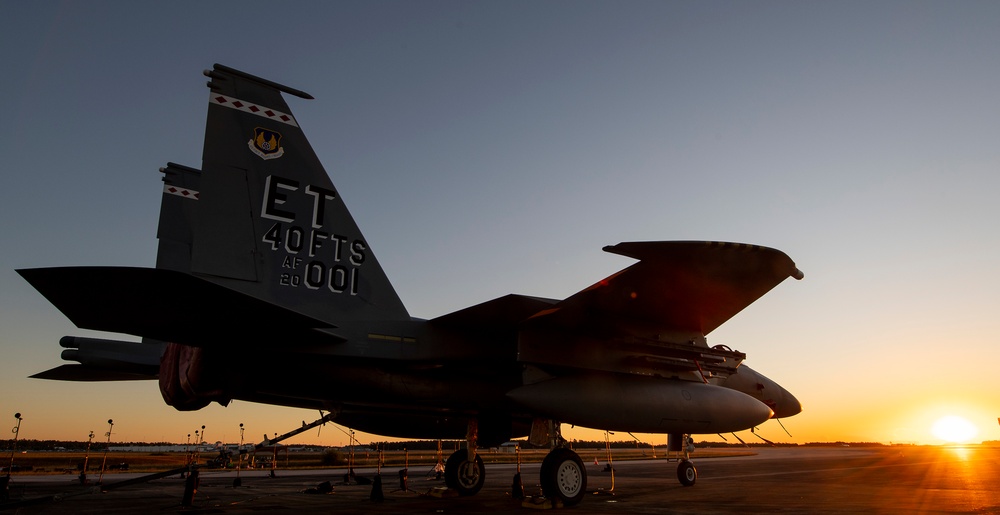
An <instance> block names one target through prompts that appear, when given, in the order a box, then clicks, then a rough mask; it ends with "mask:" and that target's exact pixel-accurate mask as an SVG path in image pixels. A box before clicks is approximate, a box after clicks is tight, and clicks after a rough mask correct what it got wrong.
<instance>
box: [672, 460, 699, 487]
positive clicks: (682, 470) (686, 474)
mask: <svg viewBox="0 0 1000 515" xmlns="http://www.w3.org/2000/svg"><path fill="white" fill-rule="evenodd" d="M677 479H679V480H680V481H681V484H682V485H684V486H694V483H695V481H697V480H698V470H697V469H695V468H694V463H691V462H690V461H688V460H683V461H681V463H680V465H677Z"/></svg>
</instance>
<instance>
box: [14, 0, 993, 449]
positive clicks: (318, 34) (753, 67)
mask: <svg viewBox="0 0 1000 515" xmlns="http://www.w3.org/2000/svg"><path fill="white" fill-rule="evenodd" d="M0 7H2V9H3V12H4V15H3V16H2V17H0V48H3V49H4V66H3V70H2V72H0V113H3V116H2V120H3V122H2V123H0V159H2V161H0V163H2V164H0V170H2V178H3V184H4V188H3V201H2V202H0V215H2V216H0V235H2V238H3V244H2V251H0V392H3V393H2V394H0V415H2V416H0V428H3V427H4V426H3V424H5V423H9V425H10V426H11V427H13V425H14V422H15V421H14V418H13V414H14V412H15V411H18V412H21V413H22V414H23V416H24V418H25V421H24V423H23V424H22V431H21V437H22V438H37V439H45V438H60V439H76V440H84V439H86V436H87V433H88V431H90V430H94V431H95V432H98V433H99V434H100V433H103V431H105V430H106V424H105V421H106V420H107V419H108V418H113V419H115V422H116V423H115V436H114V439H115V440H120V441H128V440H133V441H134V440H145V441H150V440H166V441H183V440H184V437H185V435H186V434H187V433H192V432H193V431H194V429H196V428H199V427H200V426H201V425H203V424H204V425H206V426H207V433H208V434H207V436H208V439H209V440H213V441H214V440H217V439H227V440H229V441H232V440H233V439H235V438H237V437H238V430H237V427H238V424H239V423H240V422H243V423H245V424H246V426H247V428H248V437H249V436H251V435H253V438H255V439H258V438H259V435H260V434H262V433H264V432H266V433H268V434H270V433H274V432H284V431H286V430H289V429H292V428H294V427H296V426H298V425H299V424H300V422H301V421H302V420H306V421H310V420H313V419H315V418H316V416H315V415H316V414H315V413H312V412H309V411H303V410H296V409H289V408H273V407H263V406H256V405H251V404H248V403H241V402H235V403H233V404H232V405H231V406H230V407H228V408H222V407H220V406H217V405H213V406H211V407H209V408H206V409H204V410H202V411H199V412H194V413H180V412H176V411H174V410H173V408H170V407H168V406H166V405H164V404H163V401H162V399H161V398H160V394H159V391H158V389H157V386H156V384H155V382H135V383H117V384H114V383H111V384H85V383H64V382H50V381H42V380H35V379H27V378H26V376H28V375H30V374H32V373H36V372H39V371H42V370H46V369H48V368H51V367H54V366H57V365H60V364H62V361H61V360H60V359H59V352H60V350H61V349H60V348H59V346H58V343H57V342H58V339H59V338H60V337H61V336H63V335H66V334H75V335H98V334H99V333H92V332H90V331H83V330H79V329H76V328H75V327H74V326H73V325H72V324H71V323H70V322H69V321H68V320H67V319H66V318H65V317H64V316H63V315H62V314H60V313H59V312H58V311H57V310H56V309H55V308H54V307H52V306H51V305H50V304H49V303H48V302H47V301H45V300H44V299H43V298H42V297H41V295H39V294H37V293H36V292H35V291H34V290H33V289H32V288H31V287H30V286H29V285H28V284H27V283H26V282H25V281H23V280H22V279H21V278H20V277H19V276H18V275H17V274H16V273H15V272H14V269H16V268H26V267H43V266H69V265H124V266H152V265H153V263H154V257H155V250H156V238H155V231H156V224H157V215H158V211H159V202H160V196H161V193H160V192H161V185H160V184H161V183H160V176H159V174H158V173H157V169H158V168H159V167H160V166H163V165H164V164H165V163H166V162H167V161H173V162H177V163H181V164H186V165H189V166H194V167H200V164H201V143H202V138H203V134H204V124H205V113H206V110H207V98H208V90H207V88H205V86H204V84H205V81H206V79H205V77H203V76H202V75H201V71H202V70H203V69H205V68H210V67H211V65H212V64H213V63H216V62H218V63H223V64H226V65H229V66H232V67H235V68H238V69H241V70H245V71H247V72H249V73H252V74H255V75H259V76H263V77H266V78H269V79H272V80H275V81H277V82H280V83H283V84H287V85H289V86H291V87H294V88H299V89H302V90H305V91H307V92H309V93H311V94H312V95H314V96H315V97H316V100H309V101H306V100H301V99H297V98H290V99H288V102H289V105H290V106H291V109H292V110H293V112H294V114H295V115H296V117H297V118H298V121H299V123H300V125H301V126H302V127H303V128H304V129H305V131H306V133H307V135H308V136H309V138H310V141H311V143H312V145H313V147H314V148H315V150H316V152H317V153H318V154H319V157H320V159H321V160H322V161H323V162H324V164H325V166H326V169H327V171H328V172H329V173H330V174H331V176H332V177H333V180H334V183H335V184H336V185H337V188H338V190H339V191H340V193H341V194H342V196H343V197H344V198H345V200H346V202H347V204H348V206H349V207H350V209H351V211H352V213H353V214H354V216H355V218H356V219H357V221H358V224H359V226H360V227H361V228H362V230H363V231H364V232H365V236H366V238H367V240H368V242H369V244H370V246H371V247H372V249H373V250H374V252H375V253H376V254H377V255H378V257H379V260H380V261H381V263H382V265H383V267H384V268H385V270H386V272H387V273H388V275H389V277H390V278H391V279H392V280H393V283H394V284H395V286H396V289H397V291H398V293H399V295H400V297H401V298H402V299H403V302H404V303H405V304H406V306H407V308H408V309H409V311H410V313H411V314H413V315H414V316H419V317H428V318H429V317H434V316H437V315H441V314H445V313H448V312H451V311H454V310H457V309H460V308H462V307H465V306H468V305H470V304H475V303H478V302H482V301H485V300H488V299H492V298H495V297H499V296H502V295H505V294H507V293H522V294H528V295H539V296H544V297H556V298H562V297H565V296H568V295H571V294H572V293H574V292H576V291H578V290H580V289H582V288H584V287H586V286H588V285H590V284H592V283H593V282H595V281H596V280H598V279H600V278H602V277H605V276H607V275H609V274H611V273H613V272H615V271H617V270H619V269H621V268H624V267H626V266H628V265H630V264H631V263H632V260H630V259H628V258H624V257H621V256H615V255H611V254H607V253H604V252H602V251H601V248H602V247H603V246H605V245H609V244H615V243H618V242H621V241H632V240H683V239H699V240H722V241H737V242H746V243H754V244H760V245H766V246H770V247H775V248H778V249H780V250H782V251H784V252H786V253H787V254H788V255H789V256H791V257H792V259H793V260H795V262H796V264H797V265H798V267H799V268H800V269H801V270H803V271H804V272H805V276H806V277H805V279H804V280H803V281H793V280H789V281H786V282H785V283H782V284H781V285H779V286H778V287H777V288H776V289H775V290H773V291H772V292H771V293H769V294H768V295H766V296H765V297H763V298H762V299H761V300H760V301H758V302H757V303H755V304H754V305H752V306H750V307H749V308H747V309H746V310H745V311H743V312H742V313H740V314H739V315H737V316H736V317H735V318H733V319H732V320H731V321H730V322H728V323H727V324H725V325H723V326H722V327H721V328H720V329H718V330H717V331H715V332H714V333H712V334H710V335H709V341H710V343H712V344H716V343H724V344H727V345H729V346H730V347H732V348H735V349H738V350H741V351H743V352H746V353H747V355H748V359H747V364H749V365H750V366H752V367H754V368H755V369H756V370H758V371H760V372H762V373H764V374H766V375H768V376H769V377H771V378H772V379H774V380H776V381H778V382H779V383H781V384H782V385H783V386H785V387H786V388H787V389H789V390H790V391H792V392H793V393H794V394H795V395H796V396H797V397H798V398H799V399H800V400H801V401H802V403H803V405H804V412H803V413H802V414H800V415H798V416H796V417H793V418H790V419H787V420H786V421H785V426H786V427H787V428H788V430H789V431H790V432H791V434H792V435H794V437H789V436H788V435H786V434H785V433H784V432H783V431H782V430H781V428H780V427H778V425H777V424H775V423H774V422H768V423H766V424H764V425H763V426H762V427H761V428H760V434H762V435H764V436H765V437H767V438H769V439H772V440H777V441H790V442H800V443H804V442H810V441H832V440H850V441H861V440H864V441H881V442H904V441H905V442H919V443H936V442H940V440H937V439H935V437H934V436H933V435H931V433H930V428H931V425H932V423H933V422H934V421H935V420H936V419H938V418H940V417H942V416H944V415H959V416H963V417H966V418H968V419H969V420H971V421H973V423H974V424H976V426H977V427H978V428H979V430H980V433H979V434H978V435H977V436H976V438H975V440H976V441H979V440H990V439H993V440H1000V428H998V426H997V423H996V422H997V420H996V417H997V416H998V415H1000V388H998V387H997V384H998V383H997V379H996V367H997V363H998V362H1000V345H998V344H997V340H998V336H997V335H998V334H1000V316H998V315H1000V293H998V292H1000V267H998V266H997V265H998V263H1000V238H998V222H1000V202H997V200H996V198H995V197H996V195H997V192H998V191H1000V95H998V91H1000V60H998V57H997V56H998V51H1000V31H998V30H997V27H1000V3H997V2H989V1H983V2H978V1H965V2H921V1H902V2H896V1H881V2H875V3H872V2H867V1H864V2H849V1H843V2H811V1H805V2H798V1H796V2H767V1H761V2H718V1H705V2H660V1H655V2H640V1H627V2H593V1H504V2H499V1H498V2H452V1H434V2H318V1H317V2H304V1H299V2H289V3H279V2H271V1H268V2H243V1H241V2H194V1H179V2H158V3H147V2H106V1H103V2H102V1H88V2H51V1H39V2H22V1H8V0H4V1H0ZM254 366H255V367H258V368H259V369H260V370H261V371H262V372H264V371H266V367H267V363H266V359H262V360H260V361H259V362H258V363H257V364H256V365H254ZM4 420H6V421H7V422H3V421H4ZM567 436H569V437H571V438H574V437H575V438H594V439H598V438H602V435H601V434H599V433H596V432H594V433H588V432H583V431H580V432H568V433H567ZM742 436H743V437H744V439H747V438H750V439H752V437H751V436H750V435H749V433H747V434H745V435H742ZM295 441H300V442H310V443H324V444H337V443H344V442H346V437H344V436H343V434H342V433H339V432H338V431H336V430H334V429H332V428H327V429H323V431H322V433H321V434H319V435H317V433H316V432H310V433H308V434H307V435H304V436H302V437H299V438H298V439H296V440H295ZM655 441H657V442H659V443H662V437H659V436H658V437H656V438H655Z"/></svg>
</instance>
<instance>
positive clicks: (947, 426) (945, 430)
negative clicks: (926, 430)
mask: <svg viewBox="0 0 1000 515" xmlns="http://www.w3.org/2000/svg"><path fill="white" fill-rule="evenodd" d="M931 433H933V434H934V436H936V437H938V438H940V439H942V440H945V441H947V442H951V443H965V442H968V441H969V440H971V439H972V438H973V437H974V436H976V435H977V434H978V433H979V429H978V428H976V426H975V425H973V423H972V422H969V421H968V420H966V419H964V418H962V417H957V416H954V415H949V416H947V417H943V418H940V419H938V421H937V422H935V423H934V426H933V427H931Z"/></svg>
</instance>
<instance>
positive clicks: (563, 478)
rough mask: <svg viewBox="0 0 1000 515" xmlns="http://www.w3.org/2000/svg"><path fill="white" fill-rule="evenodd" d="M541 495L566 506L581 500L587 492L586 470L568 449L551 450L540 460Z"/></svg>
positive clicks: (578, 457) (581, 462) (576, 456)
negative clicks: (559, 501) (557, 500)
mask: <svg viewBox="0 0 1000 515" xmlns="http://www.w3.org/2000/svg"><path fill="white" fill-rule="evenodd" d="M539 480H540V482H541V483H542V493H543V494H545V497H548V498H549V499H559V500H561V501H562V502H563V504H565V505H566V506H573V505H574V504H577V503H578V502H580V501H581V500H583V496H584V494H585V493H586V490H587V469H586V468H584V466H583V461H582V460H581V459H580V456H579V455H577V454H576V453H575V452H573V451H571V450H569V449H563V448H559V449H553V450H552V452H550V453H549V454H548V455H546V456H545V459H544V460H542V469H541V472H540V474H539Z"/></svg>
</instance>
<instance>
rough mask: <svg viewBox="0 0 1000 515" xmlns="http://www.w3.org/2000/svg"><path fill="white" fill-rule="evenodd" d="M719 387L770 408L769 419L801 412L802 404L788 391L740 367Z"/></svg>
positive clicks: (754, 372) (755, 372)
mask: <svg viewBox="0 0 1000 515" xmlns="http://www.w3.org/2000/svg"><path fill="white" fill-rule="evenodd" d="M721 386H725V387H726V388H731V389H733V390H736V391H739V392H743V393H745V394H747V395H749V396H751V397H753V398H754V399H757V400H758V401H760V402H763V403H764V404H766V405H767V407H769V408H771V411H773V412H774V413H773V414H772V415H771V418H784V417H790V416H792V415H796V414H798V413H801V412H802V403H801V402H799V400H798V399H796V398H795V396H794V395H792V394H791V392H789V391H788V390H786V389H784V388H782V387H781V385H779V384H778V383H776V382H774V381H772V380H771V379H769V378H768V377H766V376H765V375H764V374H761V373H760V372H757V371H756V370H754V369H752V368H750V367H748V366H746V365H740V368H738V369H737V371H736V373H735V374H732V375H730V376H729V377H728V378H726V380H725V381H723V382H722V383H721Z"/></svg>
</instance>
